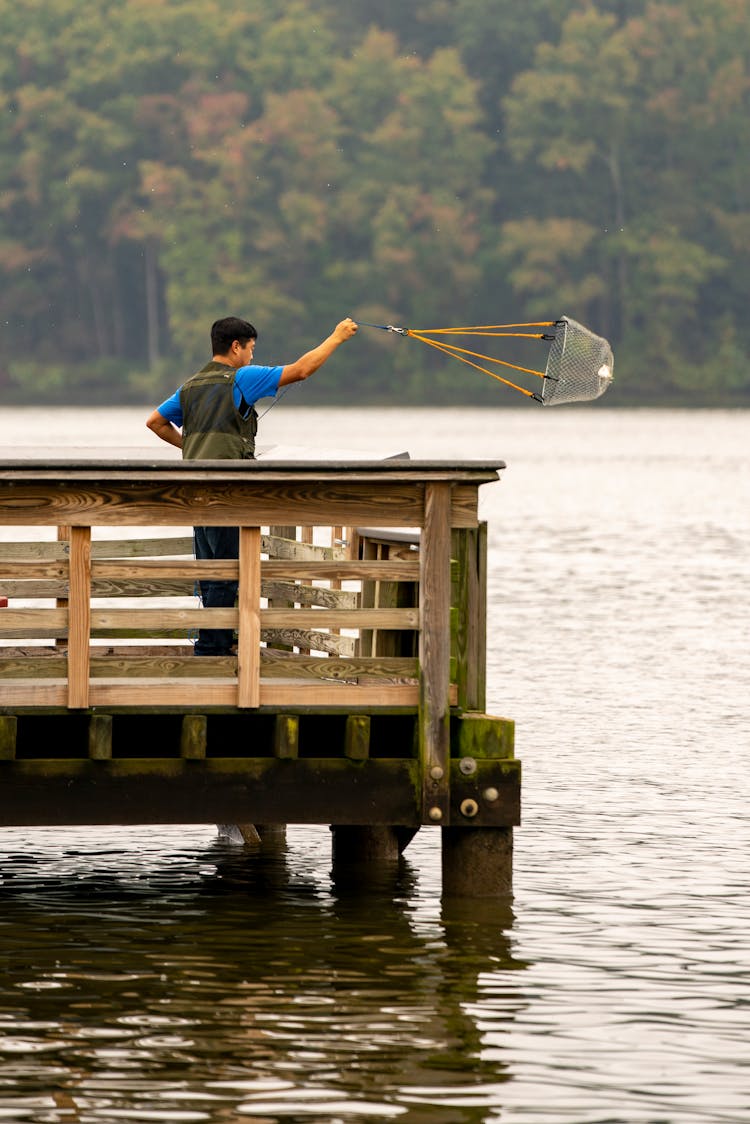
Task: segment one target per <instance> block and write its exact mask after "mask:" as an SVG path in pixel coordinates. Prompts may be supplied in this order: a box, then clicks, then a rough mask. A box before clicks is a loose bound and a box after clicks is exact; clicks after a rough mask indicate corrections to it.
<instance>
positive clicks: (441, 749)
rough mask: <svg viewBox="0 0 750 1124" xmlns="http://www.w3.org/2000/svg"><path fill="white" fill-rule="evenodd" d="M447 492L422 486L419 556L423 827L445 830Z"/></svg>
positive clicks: (445, 488)
mask: <svg viewBox="0 0 750 1124" xmlns="http://www.w3.org/2000/svg"><path fill="white" fill-rule="evenodd" d="M450 568H451V486H450V484H447V483H435V484H427V485H426V486H425V500H424V529H423V531H422V548H421V551H420V603H419V614H420V632H419V666H420V679H419V683H420V689H419V710H420V713H419V730H420V736H419V742H420V764H421V772H422V816H423V822H424V823H434V824H446V823H448V813H449V772H450V768H449V767H450V759H449V758H450V726H449V722H450V709H449V685H450V600H451V598H450V594H451V573H450Z"/></svg>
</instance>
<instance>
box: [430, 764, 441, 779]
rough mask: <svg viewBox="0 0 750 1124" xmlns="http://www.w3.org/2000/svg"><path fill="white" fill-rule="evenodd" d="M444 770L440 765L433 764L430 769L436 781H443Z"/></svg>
mask: <svg viewBox="0 0 750 1124" xmlns="http://www.w3.org/2000/svg"><path fill="white" fill-rule="evenodd" d="M443 775H444V774H443V770H442V768H441V766H440V765H433V766H432V768H431V769H430V776H431V777H432V779H433V780H434V781H441V780H442V779H443Z"/></svg>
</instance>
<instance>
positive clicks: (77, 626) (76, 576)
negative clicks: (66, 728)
mask: <svg viewBox="0 0 750 1124" xmlns="http://www.w3.org/2000/svg"><path fill="white" fill-rule="evenodd" d="M90 636H91V528H90V527H71V528H70V584H69V598H68V706H69V707H71V708H86V707H87V706H88V705H89V662H90V655H89V645H90V642H91V641H90Z"/></svg>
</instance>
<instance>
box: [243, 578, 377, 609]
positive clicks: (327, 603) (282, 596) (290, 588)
mask: <svg viewBox="0 0 750 1124" xmlns="http://www.w3.org/2000/svg"><path fill="white" fill-rule="evenodd" d="M260 592H261V596H262V597H268V598H269V599H270V600H273V601H282V600H286V601H292V602H293V603H295V604H297V605H301V606H304V607H310V606H312V605H320V606H322V607H323V608H326V609H350V610H352V609H356V608H357V593H356V592H355V591H354V590H338V589H326V588H325V587H324V586H317V585H303V584H302V583H301V582H262V583H261V590H260Z"/></svg>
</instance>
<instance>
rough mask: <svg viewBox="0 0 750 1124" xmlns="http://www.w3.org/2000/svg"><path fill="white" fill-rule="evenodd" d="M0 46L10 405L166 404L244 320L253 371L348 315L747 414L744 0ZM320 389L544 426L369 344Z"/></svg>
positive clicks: (99, 26)
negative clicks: (505, 414) (492, 334)
mask: <svg viewBox="0 0 750 1124" xmlns="http://www.w3.org/2000/svg"><path fill="white" fill-rule="evenodd" d="M0 34H2V42H3V51H2V60H0V107H1V109H2V112H1V113H0V393H2V398H3V400H4V401H5V402H14V403H16V404H23V403H25V402H33V403H35V404H36V403H39V402H40V401H43V402H48V403H57V402H60V403H64V402H74V403H91V404H96V405H114V404H130V403H137V404H140V403H141V402H143V401H146V402H153V403H156V402H158V401H160V400H161V399H162V397H163V396H165V395H166V394H167V393H170V392H171V391H172V390H173V389H174V388H175V387H176V386H177V385H178V384H179V383H180V382H182V380H183V378H184V377H185V376H187V375H189V374H191V373H192V372H193V371H194V370H195V369H196V368H197V366H198V365H202V363H203V362H204V361H205V359H206V357H207V352H208V347H209V342H208V340H209V335H208V333H209V326H210V324H211V322H212V321H213V320H214V319H215V318H216V317H218V316H223V315H227V314H235V315H242V316H246V317H248V318H249V319H250V320H251V321H252V322H253V323H254V324H255V326H256V327H257V328H258V329H259V331H260V340H259V345H258V348H257V351H256V361H257V362H260V363H276V362H282V363H283V362H290V361H292V360H293V359H295V358H296V357H297V355H298V354H300V353H301V352H302V351H303V350H306V349H307V348H309V347H310V346H312V345H314V344H315V343H317V342H318V340H319V339H321V338H322V337H323V336H325V335H327V334H328V332H329V331H330V330H331V328H332V327H333V326H334V324H335V323H336V322H337V321H338V320H339V319H341V317H343V316H344V315H349V314H350V315H353V316H355V317H356V318H357V319H358V320H360V321H366V322H370V323H373V324H380V325H382V324H389V323H392V324H396V325H400V326H406V327H411V328H429V327H447V326H452V327H463V326H467V327H472V326H476V325H487V324H491V325H494V324H498V323H502V324H506V323H510V322H524V323H525V322H527V321H532V322H536V321H540V320H541V321H545V320H555V319H557V318H558V317H560V316H562V315H567V316H571V317H573V318H574V319H577V320H579V321H580V322H582V323H584V324H587V325H588V326H589V327H591V328H592V329H593V330H594V331H595V332H597V333H599V334H601V335H604V336H606V337H607V338H608V339H610V340H611V342H612V344H613V347H614V352H615V357H616V362H615V375H616V378H615V383H614V385H613V387H612V388H611V390H610V391H609V392H608V394H607V398H606V401H607V405H611V406H616V405H637V406H640V405H651V404H659V405H720V406H732V405H736V404H747V403H748V402H750V364H748V346H749V343H750V321H749V319H748V317H747V312H746V304H747V292H748V289H749V288H750V265H748V261H749V260H750V258H749V256H748V249H750V182H749V181H748V177H747V169H746V161H747V151H748V139H749V133H750V104H749V103H750V96H749V93H748V90H749V88H750V81H749V76H750V70H749V60H750V8H749V6H748V3H747V2H746V0H740V2H737V0H681V2H680V3H677V4H675V3H673V2H662V0H627V3H625V2H623V0H595V2H584V0H580V2H573V3H571V2H570V0H525V2H524V3H523V4H518V3H517V0H453V2H452V3H446V2H445V0H410V2H409V3H402V2H391V0H382V2H380V3H377V4H373V3H372V0H348V2H347V3H346V4H344V5H341V4H339V3H335V2H334V0H293V2H290V0H154V2H152V3H148V4H145V3H143V2H142V0H45V3H43V4H40V3H38V0H0ZM466 342H467V346H468V347H475V349H476V350H479V351H482V350H485V349H486V348H487V347H488V346H489V345H494V346H495V347H496V348H497V355H498V357H501V358H505V359H508V360H513V361H520V362H521V364H522V365H524V366H528V367H531V368H533V369H537V368H538V367H540V366H541V367H542V368H543V367H544V362H545V345H544V344H542V343H539V342H538V341H534V342H530V341H513V340H507V339H506V340H494V341H493V340H486V339H485V340H479V341H478V343H479V344H480V345H481V346H479V347H477V346H476V342H472V341H471V340H469V341H466ZM532 381H533V380H532ZM299 394H300V397H299V401H300V403H301V404H304V405H320V404H333V403H337V404H338V403H352V404H362V403H377V404H380V405H384V404H385V405H387V404H391V405H397V404H404V403H410V404H413V405H419V406H425V405H434V404H445V405H450V406H454V407H455V406H459V405H471V404H482V403H490V404H493V405H495V404H501V405H503V406H515V405H522V404H523V399H522V397H521V396H520V395H518V394H517V393H514V392H513V391H509V390H506V389H505V388H502V387H500V386H499V385H498V384H497V383H496V382H494V381H493V380H491V379H489V378H487V377H486V376H485V375H483V374H481V373H479V372H476V371H473V370H472V369H470V368H467V367H465V366H464V365H463V364H461V363H459V362H457V361H456V360H455V359H447V358H445V357H444V356H441V355H438V354H437V353H436V352H435V351H434V350H433V349H431V348H428V347H425V346H424V345H420V344H419V343H417V342H415V341H413V340H407V341H404V340H402V339H399V338H397V337H394V336H393V335H390V334H387V333H385V332H382V331H378V330H377V329H375V328H364V329H363V330H362V331H361V332H360V334H359V336H358V337H357V340H356V343H355V344H354V345H352V346H351V347H349V348H347V349H346V351H345V352H342V353H340V354H339V355H337V356H336V357H335V358H334V359H333V360H332V361H331V362H330V364H329V365H328V367H327V369H326V372H325V378H320V379H317V380H314V383H313V384H311V385H310V386H309V387H306V388H305V389H304V392H303V391H300V392H299Z"/></svg>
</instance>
